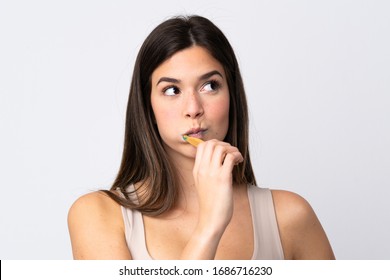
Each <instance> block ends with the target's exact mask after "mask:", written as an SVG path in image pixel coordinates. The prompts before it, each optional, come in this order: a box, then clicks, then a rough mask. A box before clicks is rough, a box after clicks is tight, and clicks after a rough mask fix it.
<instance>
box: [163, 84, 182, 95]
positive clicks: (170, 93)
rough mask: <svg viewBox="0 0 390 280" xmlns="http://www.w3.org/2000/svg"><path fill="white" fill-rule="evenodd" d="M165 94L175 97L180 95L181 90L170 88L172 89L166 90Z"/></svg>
mask: <svg viewBox="0 0 390 280" xmlns="http://www.w3.org/2000/svg"><path fill="white" fill-rule="evenodd" d="M163 92H164V94H165V95H168V96H174V95H176V94H179V93H180V90H179V89H178V88H177V87H174V86H170V87H167V88H165V89H164V90H163Z"/></svg>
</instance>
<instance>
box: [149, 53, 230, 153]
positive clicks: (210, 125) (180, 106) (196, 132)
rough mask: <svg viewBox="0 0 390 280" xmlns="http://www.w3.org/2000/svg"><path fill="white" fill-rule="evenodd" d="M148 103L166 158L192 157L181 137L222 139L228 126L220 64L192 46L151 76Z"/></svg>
mask: <svg viewBox="0 0 390 280" xmlns="http://www.w3.org/2000/svg"><path fill="white" fill-rule="evenodd" d="M151 83H152V84H151V88H152V92H151V103H152V108H153V112H154V116H155V119H156V123H157V127H158V130H159V133H160V135H161V138H162V140H163V145H164V147H165V149H166V150H167V152H168V153H169V154H170V155H174V154H178V153H179V154H181V155H185V156H188V157H194V156H195V154H196V149H195V148H194V147H192V146H191V145H190V144H188V143H187V142H185V141H184V140H183V135H189V136H192V137H197V138H201V139H203V140H210V139H218V140H223V139H224V138H225V136H226V133H227V131H228V126H229V88H228V84H227V81H226V75H225V71H224V69H223V67H222V65H221V64H220V63H219V62H218V61H217V60H216V59H214V58H213V57H212V56H211V55H210V54H209V52H208V51H207V50H206V49H204V48H202V47H199V46H193V47H190V48H187V49H184V50H182V51H179V52H177V53H176V54H174V55H173V56H172V57H171V58H169V59H168V60H166V61H164V62H163V63H162V64H161V65H160V66H159V67H157V68H156V69H155V70H154V72H153V73H152V79H151Z"/></svg>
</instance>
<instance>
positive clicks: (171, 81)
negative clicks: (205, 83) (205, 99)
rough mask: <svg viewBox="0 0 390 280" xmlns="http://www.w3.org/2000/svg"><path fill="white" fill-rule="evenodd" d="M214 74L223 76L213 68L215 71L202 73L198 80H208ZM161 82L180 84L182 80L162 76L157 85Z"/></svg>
mask: <svg viewBox="0 0 390 280" xmlns="http://www.w3.org/2000/svg"><path fill="white" fill-rule="evenodd" d="M214 75H218V76H220V77H221V78H223V76H222V74H221V73H220V72H219V71H217V70H213V71H210V72H207V73H205V74H203V75H201V76H200V77H199V79H198V80H199V81H202V80H207V79H208V78H210V77H212V76H214ZM161 82H168V83H174V84H178V83H180V82H181V80H178V79H175V78H170V77H161V78H160V79H159V80H158V82H157V84H156V85H158V84H159V83H161Z"/></svg>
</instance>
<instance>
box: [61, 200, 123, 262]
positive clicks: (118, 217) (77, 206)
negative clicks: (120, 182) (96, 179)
mask: <svg viewBox="0 0 390 280" xmlns="http://www.w3.org/2000/svg"><path fill="white" fill-rule="evenodd" d="M68 227H69V234H70V239H71V243H72V251H73V257H74V258H75V259H131V255H130V252H129V250H128V248H127V244H126V240H125V234H124V224H123V218H122V213H121V209H120V206H119V205H118V204H117V203H116V202H114V201H113V200H112V199H111V198H109V197H108V196H107V195H106V194H104V193H102V192H94V193H90V194H87V195H84V196H82V197H80V198H79V199H77V200H76V201H75V202H74V204H73V205H72V206H71V208H70V210H69V214H68Z"/></svg>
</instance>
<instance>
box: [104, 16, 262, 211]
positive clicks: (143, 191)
mask: <svg viewBox="0 0 390 280" xmlns="http://www.w3.org/2000/svg"><path fill="white" fill-rule="evenodd" d="M194 45H196V46H201V47H204V48H205V49H207V50H208V51H209V52H210V54H211V55H212V56H213V57H214V58H215V59H216V60H218V61H219V62H220V63H221V65H222V66H223V68H224V70H225V73H226V79H227V83H228V87H229V95H230V108H229V129H228V132H227V135H226V137H225V139H224V141H225V142H228V143H230V144H231V145H233V146H236V147H237V148H238V149H239V150H240V152H241V153H242V155H243V157H244V161H243V162H242V163H241V164H239V165H237V166H235V167H234V169H233V181H234V182H235V183H239V184H241V183H245V184H254V185H255V184H256V180H255V176H254V172H253V170H252V165H251V161H250V157H249V148H248V142H249V135H248V126H249V124H248V108H247V101H246V96H245V91H244V86H243V82H242V78H241V74H240V70H239V67H238V63H237V59H236V57H235V54H234V51H233V49H232V47H231V45H230V43H229V42H228V40H227V39H226V37H225V36H224V34H223V33H222V32H221V30H220V29H219V28H218V27H216V26H215V25H214V24H213V23H212V22H211V21H210V20H208V19H206V18H204V17H200V16H180V17H174V18H171V19H168V20H166V21H164V22H163V23H161V24H160V25H158V26H157V27H156V28H155V29H154V30H153V31H152V32H151V33H150V34H149V36H148V37H147V38H146V40H145V42H144V43H143V45H142V46H141V49H140V51H139V53H138V56H137V60H136V62H135V66H134V71H133V78H132V81H131V87H130V94H129V100H128V104H127V112H126V128H125V141H124V149H123V155H122V162H121V166H120V169H119V172H118V175H117V177H116V179H115V181H114V183H113V185H112V187H111V189H110V191H105V193H107V194H108V195H109V196H110V197H111V198H112V199H114V200H115V201H117V202H118V203H119V204H121V205H123V206H125V207H129V208H131V209H136V210H139V211H140V212H142V213H143V214H146V215H159V214H161V213H163V212H165V211H167V210H169V209H170V208H171V207H172V206H174V204H175V201H176V198H177V194H178V189H179V185H178V184H179V183H178V181H179V180H178V176H177V171H176V169H175V166H173V165H172V163H171V162H170V160H169V158H168V156H167V154H166V152H165V150H164V148H163V145H162V143H161V141H162V140H161V138H160V135H159V132H158V130H157V127H156V124H155V122H154V115H153V110H152V107H151V102H150V95H151V76H152V73H153V71H154V70H155V69H156V68H157V67H158V66H159V65H160V64H161V63H163V62H164V61H165V60H166V59H168V58H169V57H171V56H173V55H174V54H175V53H176V52H178V51H180V50H183V49H186V48H189V47H191V46H194ZM136 183H138V184H141V187H140V188H138V191H137V195H138V198H139V201H138V202H134V200H133V199H131V197H130V196H131V193H130V192H129V191H128V186H129V185H131V184H136ZM142 186H146V187H142ZM114 190H116V191H120V192H121V193H122V194H123V196H124V197H122V196H119V195H117V194H116V193H115V192H113V191H114Z"/></svg>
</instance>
